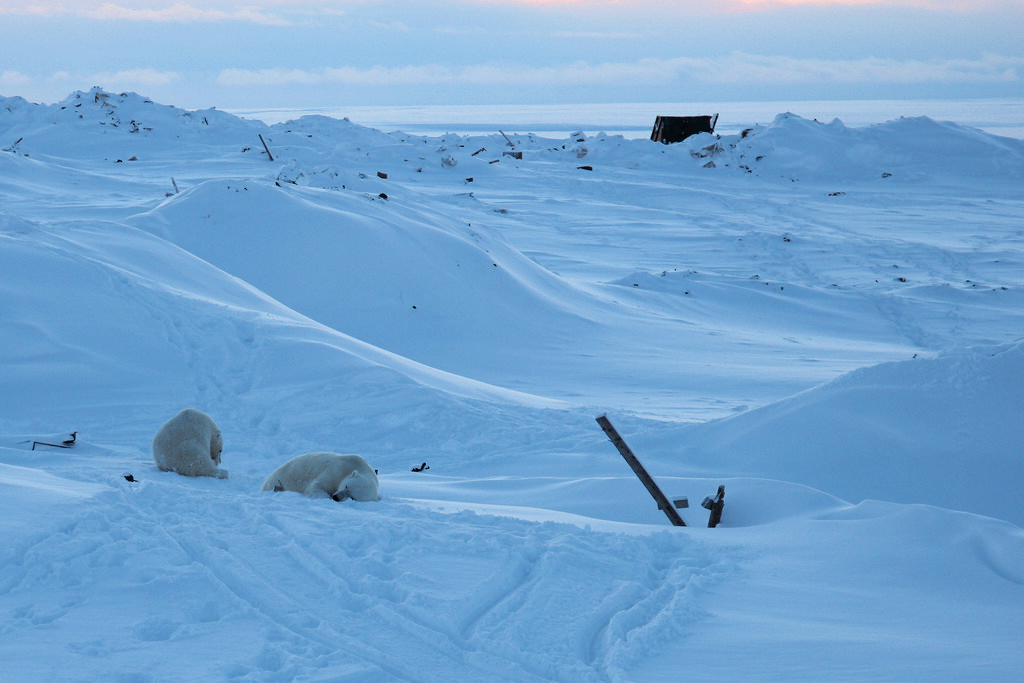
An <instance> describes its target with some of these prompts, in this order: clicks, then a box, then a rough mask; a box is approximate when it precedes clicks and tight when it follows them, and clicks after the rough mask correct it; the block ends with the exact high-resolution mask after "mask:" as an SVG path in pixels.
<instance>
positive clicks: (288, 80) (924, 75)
mask: <svg viewBox="0 0 1024 683" xmlns="http://www.w3.org/2000/svg"><path fill="white" fill-rule="evenodd" d="M1022 71H1024V58H1017V57H1002V56H997V55H983V56H982V57H981V58H979V59H974V60H969V59H943V60H939V59H936V60H928V61H923V60H896V59H879V58H873V57H872V58H864V59H851V60H829V59H801V58H795V57H779V56H767V55H751V54H745V53H740V52H735V53H733V54H731V55H728V56H725V57H714V58H713V57H679V58H675V59H641V60H638V61H634V62H607V63H600V64H590V63H588V62H584V61H578V62H572V63H567V64H561V65H558V66H548V67H532V66H524V65H507V64H475V65H468V66H459V67H452V66H445V65H440V64H425V65H414V66H413V65H410V66H401V67H384V66H375V67H371V68H365V69H361V68H356V67H339V68H325V69H318V70H305V69H284V68H280V69H261V70H249V69H225V70H223V71H221V72H220V74H219V75H218V77H217V79H216V81H217V84H218V85H222V86H254V85H260V86H270V85H273V86H282V85H328V84H337V85H348V86H374V85H386V86H411V85H441V84H457V85H466V86H479V85H494V84H501V85H506V86H531V85H534V86H536V85H546V86H551V85H609V86H612V85H621V84H641V85H643V84H650V85H664V84H666V83H671V82H680V81H698V82H707V83H723V84H743V83H759V84H775V85H805V84H888V85H892V84H897V85H898V84H921V83H932V84H934V83H1017V82H1020V81H1021V73H1022Z"/></svg>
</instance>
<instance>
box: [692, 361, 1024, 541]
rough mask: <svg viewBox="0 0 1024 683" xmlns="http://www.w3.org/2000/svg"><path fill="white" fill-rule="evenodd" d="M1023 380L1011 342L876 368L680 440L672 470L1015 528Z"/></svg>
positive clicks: (1020, 517)
mask: <svg viewBox="0 0 1024 683" xmlns="http://www.w3.org/2000/svg"><path fill="white" fill-rule="evenodd" d="M1021 377H1024V343H1020V342H1018V343H1015V344H1008V345H1005V346H1000V347H996V348H972V349H965V350H961V351H956V352H949V353H947V354H943V355H942V356H940V357H938V358H933V359H925V358H918V359H915V360H908V361H902V362H896V363H884V364H881V365H877V366H873V367H870V368H864V369H861V370H856V371H854V372H851V373H849V374H846V375H843V376H842V377H840V378H839V379H836V380H834V381H832V382H829V383H828V384H825V385H823V386H821V387H816V388H814V389H811V390H809V391H806V392H803V393H801V394H799V395H797V396H794V397H792V398H789V399H786V400H784V401H780V402H778V403H775V404H773V405H770V406H766V407H764V408H760V409H757V410H753V411H750V412H748V413H745V414H743V415H738V416H736V417H732V418H729V419H726V420H720V421H715V422H711V423H707V424H704V425H697V426H694V427H691V428H688V429H687V430H686V431H685V432H684V434H683V436H682V437H681V440H682V441H683V442H685V443H686V444H687V446H686V447H685V448H684V449H683V455H682V456H681V461H682V462H686V463H692V464H693V465H694V467H696V468H698V470H701V469H706V470H712V469H717V470H722V471H727V472H731V473H734V474H736V475H750V476H763V477H772V478H776V479H782V480H788V481H794V480H798V481H800V482H802V483H804V484H806V485H808V486H812V487H814V488H817V489H821V490H823V491H828V492H830V493H832V494H834V495H836V496H838V497H840V498H843V499H845V500H849V501H854V502H856V501H861V500H864V499H866V498H878V499H881V500H888V501H895V502H902V503H925V504H928V505H934V506H937V507H944V508H951V509H956V510H965V511H970V512H974V513H976V514H981V515H988V516H991V517H996V518H998V519H1006V520H1010V521H1013V522H1014V523H1016V524H1024V504H1022V502H1021V499H1020V496H1019V495H1017V488H1018V484H1019V482H1020V480H1021V477H1024V459H1022V458H1021V455H1020V444H1021V443H1022V442H1024V423H1022V422H1021V421H1020V420H1017V419H1012V418H1010V417H1009V413H1008V411H1012V410H1013V409H1014V408H1013V406H1016V405H1017V404H1018V403H1019V400H1020V378H1021Z"/></svg>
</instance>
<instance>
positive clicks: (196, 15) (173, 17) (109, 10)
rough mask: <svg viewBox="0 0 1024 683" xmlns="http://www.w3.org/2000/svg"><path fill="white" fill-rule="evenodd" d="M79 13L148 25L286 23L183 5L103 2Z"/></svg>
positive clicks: (253, 12) (247, 12)
mask: <svg viewBox="0 0 1024 683" xmlns="http://www.w3.org/2000/svg"><path fill="white" fill-rule="evenodd" d="M81 14H82V15H83V16H86V17H89V18H90V19H124V20H129V21H152V22H179V23H187V22H213V21H249V22H253V23H257V24H268V25H273V26H287V25H288V24H289V22H288V21H287V20H286V19H284V18H283V17H281V16H280V15H277V14H269V13H267V12H265V11H264V10H262V9H260V8H255V7H237V8H231V9H228V10H221V9H207V8H199V7H196V6H194V5H189V4H185V3H180V2H178V3H174V4H173V5H171V6H169V7H160V8H155V9H149V8H144V9H134V8H131V7H124V6H122V5H115V4H112V3H106V4H103V5H100V6H99V7H97V8H95V9H84V10H83V11H82V12H81Z"/></svg>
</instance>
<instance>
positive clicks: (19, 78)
mask: <svg viewBox="0 0 1024 683" xmlns="http://www.w3.org/2000/svg"><path fill="white" fill-rule="evenodd" d="M31 82H32V79H31V78H29V77H28V76H26V75H25V74H23V73H20V72H18V71H0V87H4V88H18V87H21V86H23V85H27V84H29V83H31Z"/></svg>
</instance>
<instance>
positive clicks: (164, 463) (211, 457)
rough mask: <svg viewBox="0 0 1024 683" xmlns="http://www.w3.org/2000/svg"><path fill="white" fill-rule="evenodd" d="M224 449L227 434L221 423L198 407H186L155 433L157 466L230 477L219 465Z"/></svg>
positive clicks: (192, 474)
mask: <svg viewBox="0 0 1024 683" xmlns="http://www.w3.org/2000/svg"><path fill="white" fill-rule="evenodd" d="M223 450H224V438H223V437H222V436H221V433H220V429H219V428H218V427H217V423H216V422H214V421H213V418H211V417H210V416H209V415H207V414H206V413H203V412H201V411H198V410H196V409H194V408H186V409H185V410H183V411H181V412H180V413H178V414H177V415H175V416H174V417H172V418H171V419H170V420H168V421H167V422H165V423H164V425H163V426H162V427H160V429H158V430H157V432H156V436H155V437H153V460H155V461H156V466H157V467H159V468H160V469H161V470H163V471H165V472H177V473H178V474H184V475H185V476H186V477H217V478H218V479H227V478H228V471H227V470H222V469H220V468H219V467H217V466H218V465H220V453H221V451H223Z"/></svg>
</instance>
